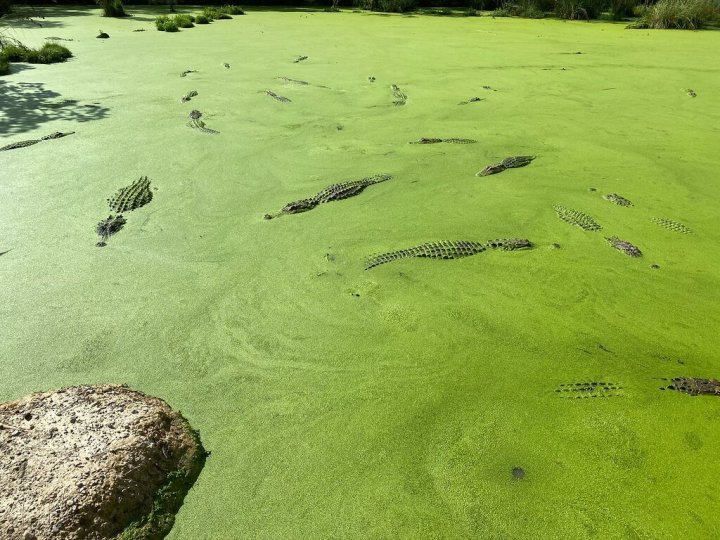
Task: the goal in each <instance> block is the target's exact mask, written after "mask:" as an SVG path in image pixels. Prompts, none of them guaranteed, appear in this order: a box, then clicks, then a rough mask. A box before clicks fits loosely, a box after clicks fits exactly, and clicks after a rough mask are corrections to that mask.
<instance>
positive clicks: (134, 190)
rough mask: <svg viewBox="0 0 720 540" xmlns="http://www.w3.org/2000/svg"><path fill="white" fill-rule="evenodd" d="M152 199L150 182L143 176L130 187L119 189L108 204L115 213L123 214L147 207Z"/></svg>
mask: <svg viewBox="0 0 720 540" xmlns="http://www.w3.org/2000/svg"><path fill="white" fill-rule="evenodd" d="M152 198H153V192H152V191H151V190H150V180H149V179H148V177H147V176H141V177H140V178H138V179H137V180H135V181H134V182H133V183H132V184H130V185H129V186H127V187H124V188H121V189H119V190H118V191H117V192H116V193H115V195H113V196H112V197H110V198H109V199H108V200H107V202H108V206H109V207H110V209H111V210H112V211H113V212H116V213H118V214H121V213H123V212H128V211H131V210H136V209H137V208H140V207H142V206H145V205H146V204H148V203H149V202H150V201H152Z"/></svg>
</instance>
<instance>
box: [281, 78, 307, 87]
mask: <svg viewBox="0 0 720 540" xmlns="http://www.w3.org/2000/svg"><path fill="white" fill-rule="evenodd" d="M277 79H278V80H280V81H285V82H287V83H294V84H299V85H301V86H308V85H309V84H310V83H309V82H306V81H299V80H297V79H290V78H288V77H277Z"/></svg>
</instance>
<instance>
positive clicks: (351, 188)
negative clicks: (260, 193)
mask: <svg viewBox="0 0 720 540" xmlns="http://www.w3.org/2000/svg"><path fill="white" fill-rule="evenodd" d="M391 178H392V176H391V175H389V174H378V175H375V176H369V177H367V178H362V179H360V180H351V181H349V182H341V183H339V184H332V185H330V186H328V187H326V188H325V189H323V190H322V191H320V192H319V193H318V194H317V195H315V196H313V197H310V198H309V199H300V200H298V201H293V202H290V203H287V204H286V205H285V206H284V207H283V208H282V210H280V211H279V212H276V213H275V214H265V215H264V216H263V218H264V219H273V218H276V217H279V216H282V215H284V214H300V213H302V212H307V211H308V210H312V209H313V208H315V207H316V206H318V205H319V204H323V203H327V202H330V201H340V200H342V199H347V198H348V197H352V196H354V195H357V194H359V193H361V192H362V191H363V190H364V189H365V188H366V187H368V186H372V185H373V184H379V183H380V182H385V181H386V180H390V179H391Z"/></svg>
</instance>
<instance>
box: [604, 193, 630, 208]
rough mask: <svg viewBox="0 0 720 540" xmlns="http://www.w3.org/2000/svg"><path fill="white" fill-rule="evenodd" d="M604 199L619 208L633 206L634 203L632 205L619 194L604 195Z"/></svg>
mask: <svg viewBox="0 0 720 540" xmlns="http://www.w3.org/2000/svg"><path fill="white" fill-rule="evenodd" d="M603 199H605V200H606V201H610V202H611V203H615V204H617V205H618V206H632V205H633V203H631V202H630V201H629V200H628V199H626V198H625V197H622V196H621V195H618V194H617V193H609V194H607V195H603Z"/></svg>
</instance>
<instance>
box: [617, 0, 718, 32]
mask: <svg viewBox="0 0 720 540" xmlns="http://www.w3.org/2000/svg"><path fill="white" fill-rule="evenodd" d="M719 17H720V3H719V2H718V1H717V0H660V1H659V2H658V3H657V4H655V5H653V6H650V7H648V8H647V9H645V10H644V12H643V13H642V16H641V17H640V19H639V20H638V21H637V22H636V23H635V24H633V25H631V27H632V28H678V29H686V30H697V29H699V28H702V27H703V26H706V25H707V24H708V23H711V22H713V21H716V20H717V19H718V18H719Z"/></svg>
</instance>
